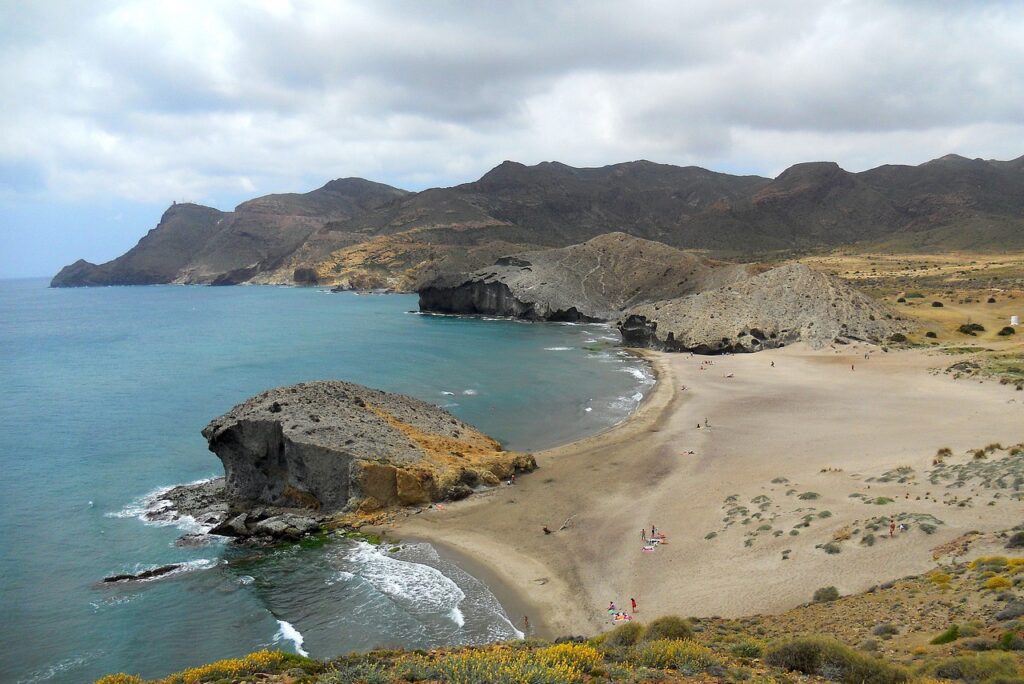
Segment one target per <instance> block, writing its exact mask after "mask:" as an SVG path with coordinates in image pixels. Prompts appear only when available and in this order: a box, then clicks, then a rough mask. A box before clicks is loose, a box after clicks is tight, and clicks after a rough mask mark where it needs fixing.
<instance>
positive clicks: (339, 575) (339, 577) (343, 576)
mask: <svg viewBox="0 0 1024 684" xmlns="http://www.w3.org/2000/svg"><path fill="white" fill-rule="evenodd" d="M353 577H355V575H353V574H352V573H351V572H347V571H345V570H338V572H336V573H334V574H333V575H332V576H330V577H328V578H327V579H326V580H325V581H324V583H325V584H326V585H327V586H329V587H333V586H334V585H335V584H337V583H338V582H348V581H349V580H350V579H352V578H353Z"/></svg>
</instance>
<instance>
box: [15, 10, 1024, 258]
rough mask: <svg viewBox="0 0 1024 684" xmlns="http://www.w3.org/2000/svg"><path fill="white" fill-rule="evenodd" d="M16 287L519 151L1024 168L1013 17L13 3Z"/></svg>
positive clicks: (443, 180)
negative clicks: (290, 197)
mask: <svg viewBox="0 0 1024 684" xmlns="http://www.w3.org/2000/svg"><path fill="white" fill-rule="evenodd" d="M0 102H2V103H3V105H2V106H0V277H15V276H30V275H52V274H53V273H54V272H56V271H57V270H58V269H59V268H60V267H61V266H62V265H64V264H66V263H69V262H71V261H73V260H74V259H76V258H78V257H84V258H86V259H89V260H90V261H105V260H107V259H110V258H113V257H114V256H117V255H118V254H120V253H121V252H123V251H125V250H126V249H127V248H129V247H130V246H131V245H133V244H134V243H135V242H136V241H137V240H138V238H139V237H141V236H142V235H143V234H144V233H145V231H146V230H148V229H149V228H151V227H153V226H154V225H155V224H156V223H157V221H158V220H159V217H160V214H161V213H162V212H163V210H164V209H165V208H166V206H167V205H168V204H170V203H171V201H172V200H179V201H181V200H189V201H196V202H201V203H204V204H210V205H212V206H216V207H218V208H221V209H230V208H231V207H233V206H234V205H235V204H237V203H238V202H240V201H242V200H244V199H247V198H249V197H252V196H255V195H260V194H265V193H269V192H281V191H305V190H310V189H313V188H315V187H317V186H319V185H322V184H323V183H324V182H325V181H327V180H329V179H331V178H337V177H344V176H361V177H364V178H369V179H371V180H377V181H382V182H385V183H390V184H392V185H397V186H400V187H403V188H406V189H410V190H418V189H422V188H426V187H431V186H438V185H452V184H455V183H460V182H465V181H468V180H473V179H475V178H477V177H479V176H480V175H482V174H483V173H484V172H486V171H487V170H488V169H489V168H491V167H493V166H495V165H496V164H498V163H500V162H501V161H502V160H504V159H514V160H517V161H521V162H524V163H528V164H532V163H536V162H540V161H544V160H559V161H562V162H565V163H568V164H572V165H575V166H595V165H603V164H609V163H615V162H620V161H627V160H632V159H641V158H644V159H650V160H653V161H659V162H665V163H673V164H696V165H700V166H704V167H708V168H711V169H715V170H719V171H727V172H733V173H757V174H763V175H769V176H773V175H777V174H778V173H779V172H781V171H782V170H783V169H785V168H786V167H787V166H789V165H790V164H793V163H796V162H800V161H808V160H823V159H827V160H835V161H838V162H839V163H840V164H841V165H842V166H843V167H844V168H847V169H849V170H851V171H859V170H863V169H866V168H870V167H873V166H877V165H879V164H882V163H906V164H917V163H920V162H923V161H926V160H928V159H932V158H935V157H938V156H941V155H943V154H946V153H948V152H956V153H959V154H963V155H965V156H969V157H984V158H997V159H1010V158H1015V157H1018V156H1020V155H1022V154H1024V3H1020V2H1006V3H999V2H974V3H972V2H948V3H942V2H927V1H925V0H921V1H913V0H904V1H900V2H871V1H868V0H858V1H850V2H819V1H814V0H807V1H806V2H791V1H787V0H773V2H744V3H739V2H730V1H725V0H708V1H707V2H698V1H694V0H690V1H687V2H675V1H671V2H670V1H666V2H634V1H630V2H616V3H613V2H601V1H598V0H585V1H584V0H581V1H580V2H550V1H543V2H542V1H539V0H538V1H537V2H514V1H511V0H506V1H502V2H486V1H480V0H469V1H466V2H437V1H434V2H421V1H410V2H382V1H379V0H373V1H371V0H367V1H366V2H326V1H325V2H303V1H300V0H295V1H290V0H263V1H255V0H254V1H239V0H232V1H227V0H225V1H218V0H197V1H196V2H186V1H177V2H171V1H167V2H161V1H159V0H139V1H131V0H130V1H125V2H105V1H103V0H94V1H92V2H74V3H72V2H61V1H59V0H47V1H45V2H21V1H19V0H0Z"/></svg>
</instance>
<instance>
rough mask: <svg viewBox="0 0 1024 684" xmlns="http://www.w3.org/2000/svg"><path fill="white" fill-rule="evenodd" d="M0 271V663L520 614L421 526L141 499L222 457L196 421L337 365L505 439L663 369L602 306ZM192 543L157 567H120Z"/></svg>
mask: <svg viewBox="0 0 1024 684" xmlns="http://www.w3.org/2000/svg"><path fill="white" fill-rule="evenodd" d="M46 285H47V283H46V281H44V280H17V281H0V381H2V391H0V608H2V619H0V681H3V682H39V681H52V682H83V681H90V680H91V679H93V678H96V677H98V676H101V675H103V674H105V673H108V672H116V671H127V672H132V673H137V674H141V675H143V676H147V677H156V676H159V675H163V674H166V673H168V672H171V671H174V670H178V669H182V668H184V667H188V666H191V665H196V664H200V663H203V662H207V661H210V660H215V659H219V658H224V657H229V656H234V655H240V654H244V653H247V652H250V651H253V650H256V649H259V648H261V647H264V646H276V647H279V648H284V649H287V650H292V651H305V652H308V653H309V654H310V655H312V656H314V657H328V656H331V655H336V654H340V653H346V652H349V651H352V650H357V649H368V648H372V647H377V646H385V645H395V646H406V647H427V646H431V645H438V644H446V643H464V642H473V641H487V640H493V639H497V638H509V637H513V636H515V635H516V634H517V632H516V630H515V628H514V627H513V626H512V625H511V624H510V623H509V621H508V619H507V617H506V615H505V613H504V611H503V610H502V608H501V606H500V605H499V604H498V602H497V600H495V598H494V596H493V595H492V594H491V593H490V591H488V589H487V587H486V586H484V585H483V584H482V583H481V582H479V581H478V580H476V579H474V578H473V577H471V576H469V575H467V574H466V573H465V572H463V571H461V570H460V569H459V568H457V567H455V566H453V565H452V564H451V563H449V562H448V561H446V560H444V559H443V558H440V557H438V555H437V554H436V553H435V552H434V550H433V549H432V548H431V547H430V546H429V545H406V546H404V547H403V548H402V550H401V551H397V552H392V551H390V550H380V549H377V548H374V547H371V546H369V545H366V544H353V543H351V542H340V541H339V542H335V543H329V544H327V545H324V546H321V547H319V548H314V549H306V548H301V547H297V546H296V547H285V548H280V549H276V550H273V551H266V552H259V553H256V552H253V551H251V550H248V551H247V550H240V549H235V548H233V547H231V546H228V545H224V544H222V543H217V542H215V543H211V544H209V545H207V546H204V547H199V548H179V547H177V546H175V545H174V541H175V539H176V538H177V537H178V536H179V535H181V534H182V533H183V530H182V529H179V528H177V527H170V526H159V525H153V524H147V523H144V522H142V521H141V520H140V519H139V517H138V516H139V514H140V513H142V512H143V510H145V507H146V506H147V505H152V504H153V502H154V501H155V500H158V499H159V496H158V494H156V495H154V492H158V490H159V489H160V488H162V487H167V486H170V485H174V484H179V483H183V482H191V481H195V480H200V479H204V478H209V477H213V476H216V475H220V474H223V473H222V470H221V468H220V462H219V461H218V460H217V458H216V457H215V456H214V455H213V454H211V453H210V452H208V451H207V450H206V443H205V440H203V438H202V437H201V436H200V434H199V430H200V429H201V428H202V427H203V426H204V425H205V424H206V423H207V422H208V421H209V420H210V419H211V418H213V417H215V416H217V415H219V414H220V413H223V412H224V411H226V410H228V409H229V408H231V406H233V405H234V404H236V403H238V402H240V401H242V400H244V399H246V398H247V397H249V396H250V395H252V394H255V393H257V392H259V391H261V390H264V389H267V388H269V387H273V386H276V385H283V384H291V383H295V382H302V381H307V380H317V379H327V378H335V379H344V380H351V381H354V382H359V383H362V384H366V385H370V386H373V387H378V388H381V389H385V390H391V391H396V392H403V393H407V394H411V395H414V396H416V397H419V398H420V399H424V400H426V401H430V402H433V403H435V404H438V405H440V406H443V407H445V408H446V409H448V410H449V411H451V412H452V413H454V414H456V415H457V416H458V417H460V418H462V419H463V420H466V421H467V422H469V423H472V424H474V425H476V426H477V427H479V428H480V429H482V430H483V431H484V432H486V433H488V434H490V435H492V436H494V437H496V438H498V439H500V440H502V442H503V443H505V445H506V446H507V447H509V448H512V449H518V450H533V449H540V448H544V447H548V446H553V445H555V444H559V443H563V442H567V441H570V440H572V439H575V438H578V437H580V436H583V435H587V434H592V433H594V432H597V431H599V430H601V429H604V428H606V427H608V426H611V425H613V424H615V423H617V422H619V421H620V420H622V419H623V418H624V417H626V416H627V415H628V414H629V412H630V411H632V410H633V409H634V408H635V407H636V405H637V403H638V401H639V399H640V398H641V397H642V393H643V392H645V391H646V390H647V389H648V388H649V387H650V385H651V382H652V380H651V377H650V375H649V373H648V372H647V370H646V368H645V367H644V365H643V364H642V363H640V362H639V361H637V360H635V359H633V358H631V357H628V356H626V355H624V354H622V353H621V352H619V351H618V350H617V349H616V348H615V344H616V341H617V340H618V335H617V334H616V333H615V332H614V330H612V329H610V328H608V327H603V326H596V325H560V324H526V323H516V322H511V321H486V320H467V319H459V318H439V317H431V316H421V315H417V314H414V313H410V311H411V310H414V309H415V308H416V298H415V297H414V296H403V295H389V296H359V295H354V294H331V293H327V292H324V291H320V290H316V289H292V288H272V287H229V288H208V287H176V286H158V287H137V288H93V289H71V290H51V289H49V288H47V287H46ZM165 563H185V564H186V565H185V568H186V569H185V571H183V572H180V573H178V574H176V575H173V576H169V577H166V578H162V579H158V580H153V581H150V582H146V583H139V584H131V585H118V586H100V585H98V584H97V581H98V580H100V579H101V578H102V577H104V576H106V575H110V574H115V573H123V572H137V571H139V570H143V569H146V568H149V567H153V566H155V565H158V564H165Z"/></svg>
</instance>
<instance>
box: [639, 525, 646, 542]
mask: <svg viewBox="0 0 1024 684" xmlns="http://www.w3.org/2000/svg"><path fill="white" fill-rule="evenodd" d="M640 539H641V541H647V530H645V529H644V528H642V527H641V528H640Z"/></svg>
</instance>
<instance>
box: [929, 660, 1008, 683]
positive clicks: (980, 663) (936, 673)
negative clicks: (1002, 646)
mask: <svg viewBox="0 0 1024 684" xmlns="http://www.w3.org/2000/svg"><path fill="white" fill-rule="evenodd" d="M922 674H928V675H931V676H932V677H938V678H939V679H955V680H960V681H964V682H967V683H968V684H979V683H980V682H984V681H986V680H991V679H992V678H994V677H1013V676H1014V675H1016V674H1017V661H1016V659H1015V658H1014V657H1013V656H1012V655H1010V654H1009V653H977V654H974V655H962V656H956V657H953V658H945V659H943V660H940V661H939V662H937V663H931V664H929V665H926V666H925V667H924V668H922Z"/></svg>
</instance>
